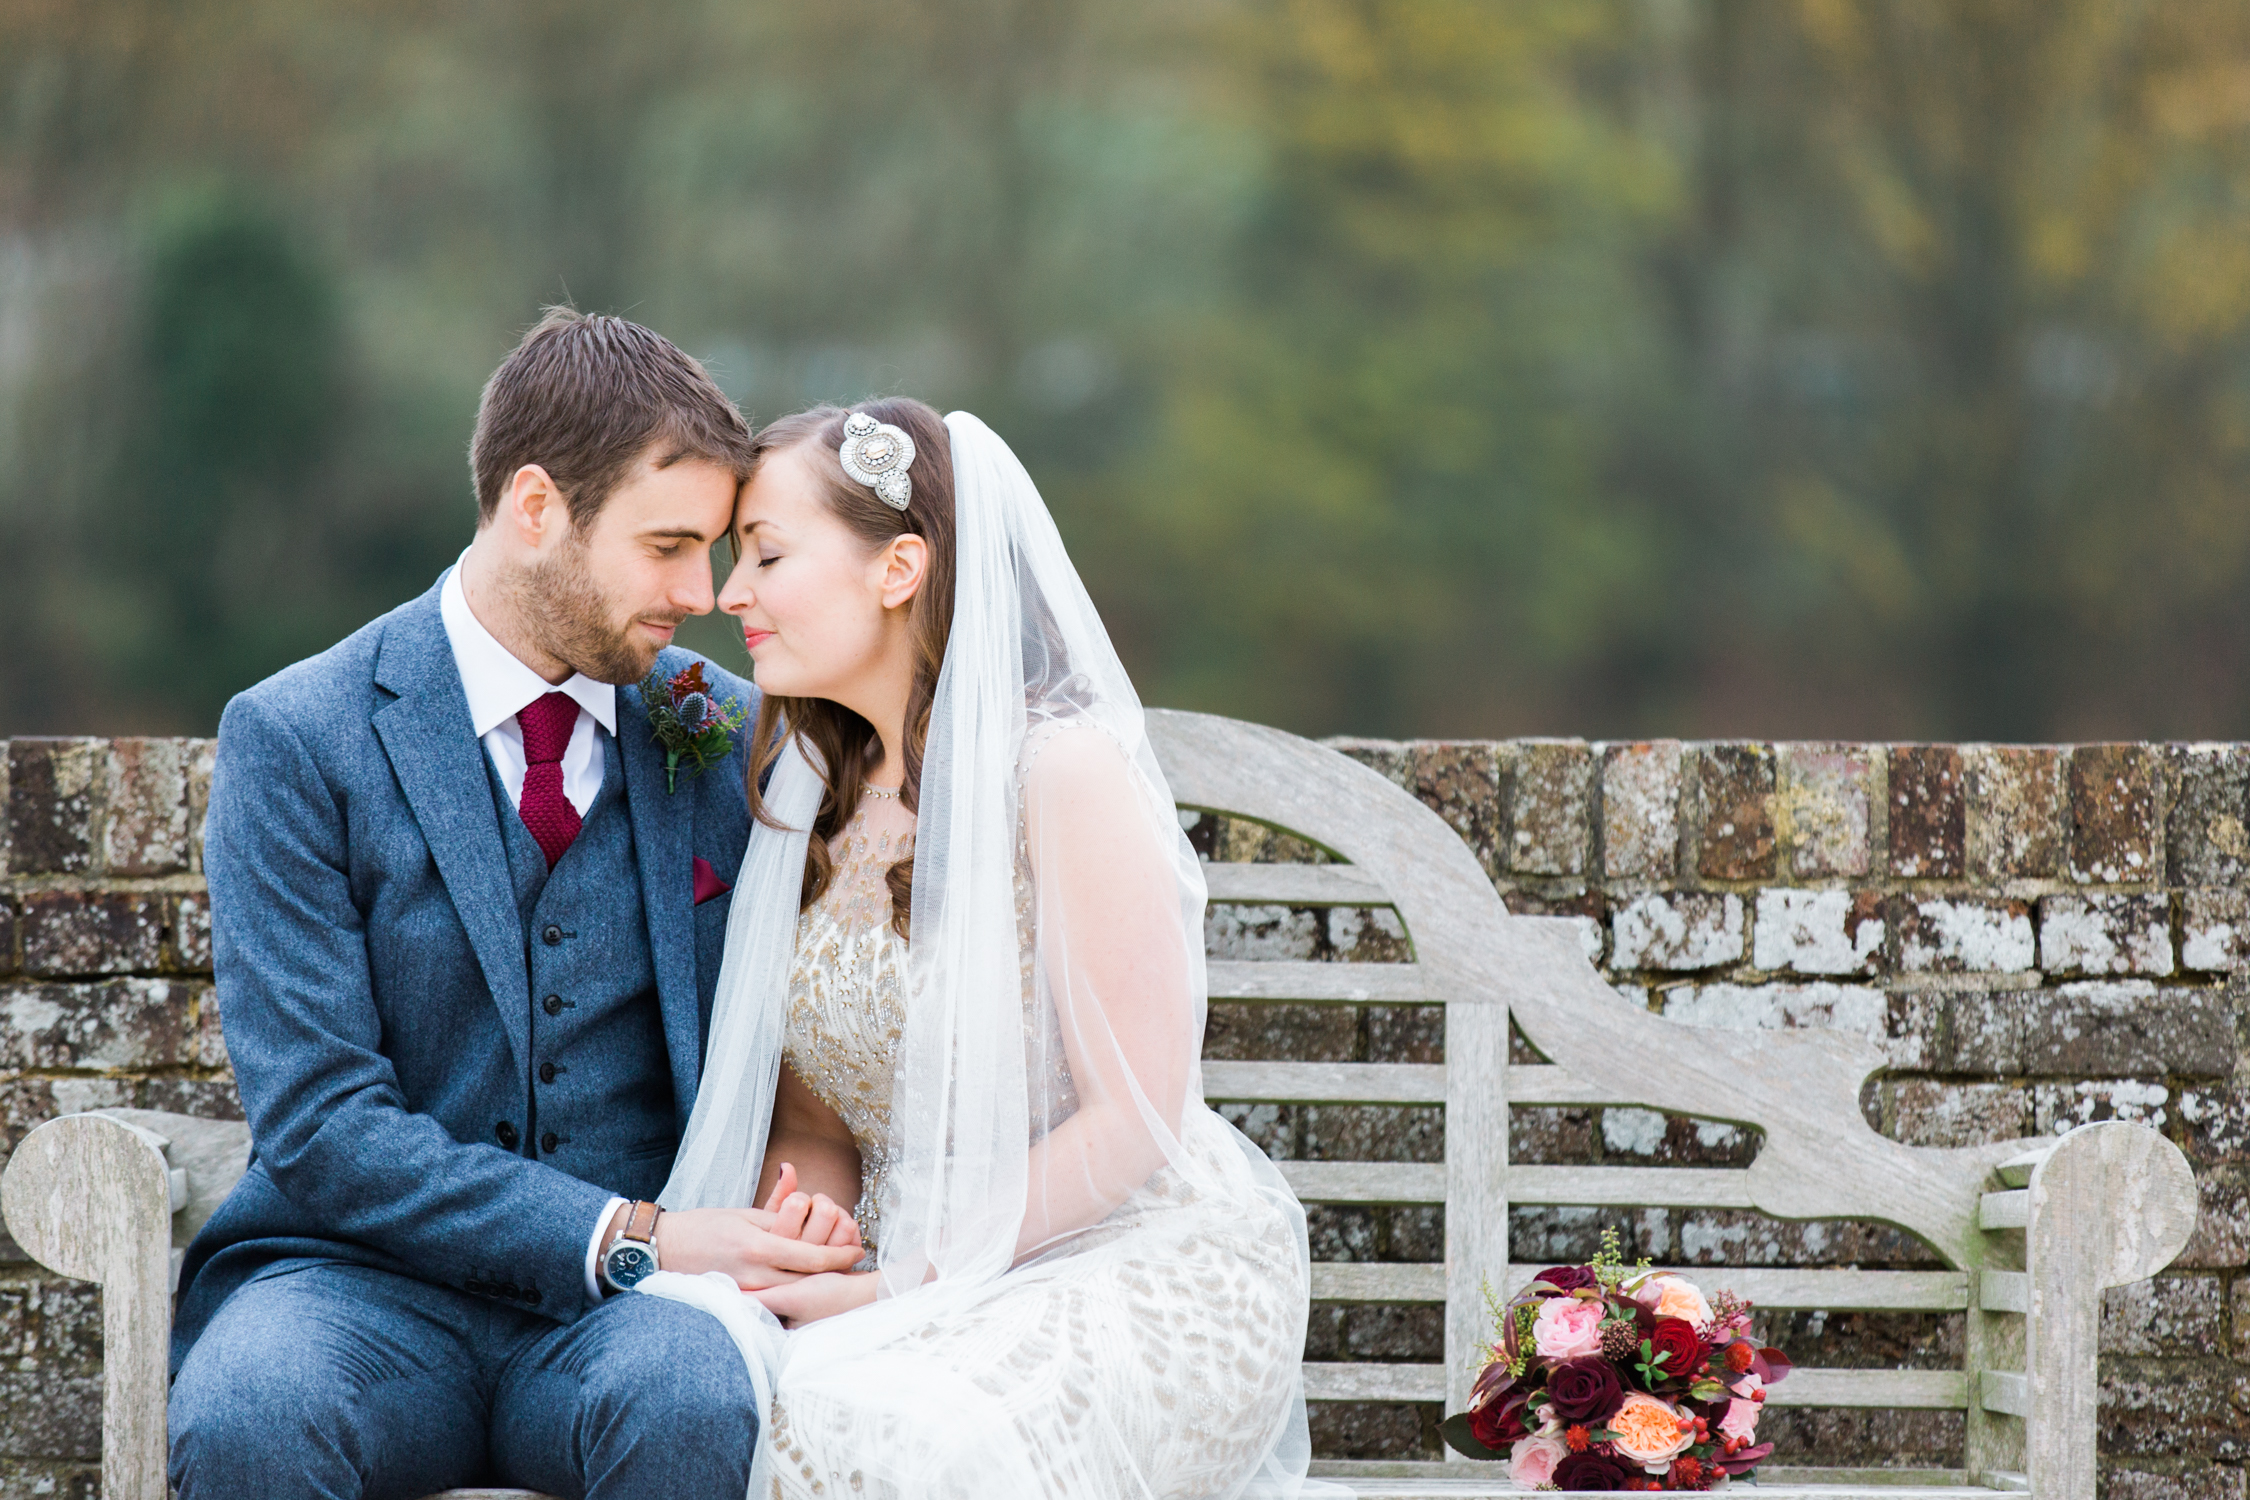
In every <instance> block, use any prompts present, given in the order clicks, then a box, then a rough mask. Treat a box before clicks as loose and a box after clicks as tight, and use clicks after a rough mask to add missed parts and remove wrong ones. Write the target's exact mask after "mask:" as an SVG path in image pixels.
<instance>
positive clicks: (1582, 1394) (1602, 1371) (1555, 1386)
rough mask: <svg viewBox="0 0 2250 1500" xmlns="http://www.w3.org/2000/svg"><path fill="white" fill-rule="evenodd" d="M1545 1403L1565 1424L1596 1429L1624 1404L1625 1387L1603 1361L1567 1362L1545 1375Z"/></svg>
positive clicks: (1614, 1370) (1580, 1360)
mask: <svg viewBox="0 0 2250 1500" xmlns="http://www.w3.org/2000/svg"><path fill="white" fill-rule="evenodd" d="M1547 1401H1548V1403H1549V1404H1550V1405H1552V1406H1553V1407H1554V1408H1555V1415H1556V1416H1558V1417H1560V1418H1562V1419H1563V1420H1564V1421H1565V1422H1583V1423H1585V1424H1587V1425H1588V1426H1591V1427H1599V1426H1600V1425H1601V1424H1602V1423H1604V1422H1606V1421H1608V1420H1609V1419H1610V1417H1611V1416H1612V1415H1614V1414H1615V1413H1616V1411H1617V1408H1618V1407H1620V1406H1623V1405H1624V1404H1625V1387H1624V1386H1623V1385H1622V1384H1620V1383H1619V1381H1618V1379H1617V1367H1616V1366H1615V1365H1612V1364H1611V1363H1610V1362H1609V1361H1608V1360H1606V1359H1573V1360H1566V1361H1564V1362H1563V1363H1561V1364H1558V1365H1556V1366H1555V1367H1554V1368H1553V1369H1550V1370H1549V1371H1548V1372H1547Z"/></svg>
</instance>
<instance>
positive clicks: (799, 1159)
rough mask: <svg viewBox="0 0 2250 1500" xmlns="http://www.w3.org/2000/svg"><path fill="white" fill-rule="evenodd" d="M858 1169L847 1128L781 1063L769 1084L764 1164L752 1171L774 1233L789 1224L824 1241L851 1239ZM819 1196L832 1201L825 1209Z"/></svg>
mask: <svg viewBox="0 0 2250 1500" xmlns="http://www.w3.org/2000/svg"><path fill="white" fill-rule="evenodd" d="M785 1167H787V1168H792V1169H793V1171H792V1172H791V1173H790V1176H791V1177H792V1178H793V1179H794V1180H793V1181H786V1182H785V1181H784V1180H783V1169H784V1168H785ZM859 1171H860V1162H859V1147H858V1145H857V1143H855V1142H854V1141H853V1140H852V1132H851V1127H850V1126H848V1125H846V1124H845V1123H844V1120H843V1117H842V1116H841V1115H839V1114H837V1113H836V1111H834V1110H832V1109H830V1108H829V1107H828V1106H827V1105H825V1104H823V1103H821V1102H820V1096H819V1095H817V1094H815V1093H814V1092H813V1091H812V1090H811V1089H809V1088H807V1087H805V1084H804V1080H803V1079H801V1078H799V1077H798V1076H797V1075H796V1073H795V1072H793V1071H792V1070H791V1069H790V1068H789V1067H788V1066H787V1065H786V1064H784V1065H783V1067H782V1069H781V1077H780V1081H779V1083H778V1084H777V1085H776V1086H775V1089H774V1099H773V1129H772V1131H771V1132H770V1133H769V1134H768V1135H767V1137H766V1159H765V1164H764V1166H763V1167H762V1168H761V1169H760V1171H759V1174H758V1198H759V1201H760V1202H762V1203H764V1204H766V1206H767V1207H768V1208H769V1209H771V1210H773V1211H774V1213H775V1214H776V1216H777V1218H778V1219H779V1223H778V1224H777V1226H776V1229H777V1232H781V1233H787V1232H790V1230H792V1229H795V1230H796V1231H797V1232H798V1233H800V1234H802V1235H803V1236H804V1237H805V1238H808V1239H814V1240H815V1241H816V1242H818V1243H827V1244H842V1243H845V1239H844V1236H845V1235H851V1236H852V1237H853V1241H854V1242H856V1231H855V1230H854V1229H852V1227H851V1225H850V1215H851V1212H852V1210H853V1209H854V1208H856V1207H857V1206H858V1205H859ZM798 1200H802V1202H799V1201H798ZM823 1200H825V1201H826V1202H827V1203H828V1204H829V1205H832V1207H831V1209H830V1210H829V1212H828V1213H826V1214H824V1213H823V1212H822V1207H821V1205H822V1202H823ZM838 1217H841V1219H842V1221H843V1222H842V1223H838V1222H837V1219H838ZM807 1231H812V1232H810V1233H808V1232H807Z"/></svg>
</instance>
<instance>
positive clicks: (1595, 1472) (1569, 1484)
mask: <svg viewBox="0 0 2250 1500" xmlns="http://www.w3.org/2000/svg"><path fill="white" fill-rule="evenodd" d="M1555 1488H1557V1489H1562V1490H1621V1489H1623V1488H1625V1466H1624V1465H1623V1464H1621V1463H1619V1462H1618V1461H1617V1460H1616V1459H1614V1458H1611V1457H1610V1456H1609V1455H1608V1454H1606V1453H1573V1454H1570V1455H1568V1456H1567V1457H1565V1458H1564V1459H1563V1461H1562V1462H1561V1463H1559V1464H1556V1465H1555Z"/></svg>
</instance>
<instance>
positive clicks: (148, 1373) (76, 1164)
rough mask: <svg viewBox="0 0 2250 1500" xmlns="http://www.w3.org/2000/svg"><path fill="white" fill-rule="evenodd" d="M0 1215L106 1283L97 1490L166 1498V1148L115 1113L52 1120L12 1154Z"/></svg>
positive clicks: (55, 1265)
mask: <svg viewBox="0 0 2250 1500" xmlns="http://www.w3.org/2000/svg"><path fill="white" fill-rule="evenodd" d="M0 1213H4V1214H5V1215H6V1217H7V1221H8V1232H9V1233H10V1234H12V1235H14V1236H15V1238H16V1243H17V1244H19V1245H21V1246H23V1248H24V1249H25V1250H26V1251H27V1252H29V1254H30V1255H31V1256H32V1258H33V1259H35V1260H37V1261H38V1262H39V1263H40V1264H41V1265H44V1266H46V1267H47V1268H48V1269H50V1270H53V1271H59V1272H61V1273H62V1274H63V1275H65V1276H74V1277H76V1278H78V1279H79V1280H81V1281H92V1282H98V1283H100V1285H101V1289H102V1493H103V1494H104V1495H105V1496H108V1497H109V1500H165V1495H166V1490H165V1460H166V1456H167V1455H166V1447H165V1422H164V1392H165V1374H166V1357H167V1354H168V1353H169V1345H170V1343H171V1335H172V1298H171V1270H172V1185H171V1169H170V1168H169V1167H167V1166H166V1165H165V1162H164V1155H163V1152H162V1151H161V1150H159V1149H158V1147H157V1146H156V1145H155V1143H154V1142H153V1141H152V1140H151V1139H150V1138H149V1136H148V1135H146V1134H145V1133H144V1132H142V1131H140V1130H138V1129H136V1128H134V1127H133V1126H131V1125H128V1124H126V1123H125V1122H123V1121H120V1120H111V1119H105V1118H103V1117H102V1116H100V1115H66V1116H64V1117H63V1118H61V1119H59V1120H49V1121H48V1122H47V1123H46V1124H44V1125H41V1126H40V1127H39V1128H38V1129H36V1130H34V1131H32V1132H31V1133H30V1134H29V1135H27V1136H25V1137H24V1138H23V1141H22V1143H21V1144H20V1145H18V1146H17V1147H16V1150H15V1154H14V1155H13V1156H12V1157H10V1158H9V1160H8V1168H7V1172H6V1174H5V1175H4V1176H0Z"/></svg>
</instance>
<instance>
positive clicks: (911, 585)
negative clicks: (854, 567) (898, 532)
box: [882, 532, 930, 609]
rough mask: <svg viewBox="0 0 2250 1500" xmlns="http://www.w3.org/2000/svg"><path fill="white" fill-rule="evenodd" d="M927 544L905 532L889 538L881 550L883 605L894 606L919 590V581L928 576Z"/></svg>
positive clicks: (928, 548) (888, 607) (924, 540)
mask: <svg viewBox="0 0 2250 1500" xmlns="http://www.w3.org/2000/svg"><path fill="white" fill-rule="evenodd" d="M929 571H930V544H929V542H928V541H927V540H926V539H924V538H922V537H918V536H916V535H914V534H913V533H912V532H908V533H907V534H906V535H905V536H901V537H893V538H892V539H891V541H890V544H889V545H888V546H886V547H885V548H884V549H883V575H882V588H883V608H885V609H898V608H900V607H901V606H903V605H905V604H906V603H908V602H909V601H911V600H912V599H913V597H914V596H915V595H916V594H919V593H920V592H922V580H923V579H924V578H926V577H928V576H929Z"/></svg>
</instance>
